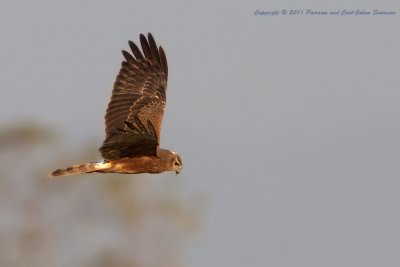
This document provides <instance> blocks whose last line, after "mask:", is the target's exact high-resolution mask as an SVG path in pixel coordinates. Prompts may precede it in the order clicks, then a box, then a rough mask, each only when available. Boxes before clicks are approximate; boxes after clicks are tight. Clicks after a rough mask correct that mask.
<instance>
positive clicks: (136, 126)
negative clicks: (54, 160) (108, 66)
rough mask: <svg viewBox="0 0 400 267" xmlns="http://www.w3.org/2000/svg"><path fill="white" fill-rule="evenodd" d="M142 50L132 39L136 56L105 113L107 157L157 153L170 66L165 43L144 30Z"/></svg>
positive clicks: (120, 77) (124, 67)
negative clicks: (159, 42) (159, 43)
mask: <svg viewBox="0 0 400 267" xmlns="http://www.w3.org/2000/svg"><path fill="white" fill-rule="evenodd" d="M140 43H141V45H142V50H143V53H142V52H141V51H140V49H139V48H138V47H137V45H136V44H135V43H133V42H132V41H129V46H130V48H131V50H132V52H133V56H132V55H131V54H130V53H128V52H126V51H124V50H123V51H122V54H123V55H124V57H125V61H123V62H122V67H121V70H120V72H119V74H118V76H117V79H116V81H115V83H114V89H113V92H112V96H111V101H110V103H109V104H108V108H107V112H106V115H105V122H106V138H105V140H104V142H103V145H102V146H101V148H100V152H101V155H102V156H103V158H104V159H105V160H114V159H118V158H123V157H139V156H157V147H158V144H159V141H160V130H161V123H162V117H163V114H164V107H165V103H166V95H165V91H166V89H167V77H168V66H167V58H166V56H165V53H164V50H163V49H162V47H161V46H160V47H157V44H156V42H155V41H154V38H153V36H152V35H151V34H150V33H149V34H148V38H147V39H146V37H145V36H144V35H143V34H141V35H140Z"/></svg>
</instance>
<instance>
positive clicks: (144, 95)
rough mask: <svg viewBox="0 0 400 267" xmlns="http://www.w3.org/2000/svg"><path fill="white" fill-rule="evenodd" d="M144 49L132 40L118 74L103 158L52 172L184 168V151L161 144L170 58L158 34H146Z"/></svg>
mask: <svg viewBox="0 0 400 267" xmlns="http://www.w3.org/2000/svg"><path fill="white" fill-rule="evenodd" d="M140 44H141V47H142V50H140V49H139V47H138V46H137V45H136V44H135V43H134V42H132V41H129V46H130V49H131V51H132V54H131V53H129V52H127V51H125V50H122V54H123V56H124V58H125V60H124V61H123V62H122V66H121V69H120V71H119V74H118V75H117V78H116V81H115V83H114V88H113V91H112V96H111V101H110V102H109V104H108V108H107V111H106V115H105V126H106V127H105V132H106V138H105V140H104V142H103V145H102V146H101V147H100V153H101V155H102V157H103V159H104V160H103V161H101V162H94V163H84V164H79V165H72V166H69V167H66V168H63V169H57V170H55V171H52V172H51V173H49V176H50V177H53V176H64V175H75V174H82V173H94V172H101V173H126V174H134V173H161V172H165V171H175V172H176V173H177V174H178V173H179V172H180V171H181V170H182V160H181V157H180V156H179V154H178V153H176V152H174V151H170V150H167V149H162V148H160V147H159V143H160V130H161V124H162V118H163V114H164V109H165V104H166V89H167V80H168V65H167V58H166V56H165V52H164V50H163V48H162V47H161V46H160V47H158V46H157V44H156V42H155V40H154V38H153V36H152V35H151V34H150V33H149V34H148V36H147V38H146V36H145V35H143V34H140Z"/></svg>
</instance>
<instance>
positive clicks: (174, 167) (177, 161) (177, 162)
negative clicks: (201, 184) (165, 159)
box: [170, 151, 182, 174]
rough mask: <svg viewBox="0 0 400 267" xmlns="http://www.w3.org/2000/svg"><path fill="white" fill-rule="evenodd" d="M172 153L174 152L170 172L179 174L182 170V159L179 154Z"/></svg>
mask: <svg viewBox="0 0 400 267" xmlns="http://www.w3.org/2000/svg"><path fill="white" fill-rule="evenodd" d="M171 152H172V157H171V160H170V170H171V171H175V173H176V174H178V173H180V171H181V170H182V159H181V156H179V154H178V153H176V152H173V151H171Z"/></svg>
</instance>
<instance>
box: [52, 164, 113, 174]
mask: <svg viewBox="0 0 400 267" xmlns="http://www.w3.org/2000/svg"><path fill="white" fill-rule="evenodd" d="M106 168H107V164H104V163H102V162H101V163H84V164H77V165H72V166H69V167H66V168H63V169H57V170H55V171H52V172H50V173H49V177H55V176H66V175H76V174H82V173H90V172H96V171H101V170H104V169H106Z"/></svg>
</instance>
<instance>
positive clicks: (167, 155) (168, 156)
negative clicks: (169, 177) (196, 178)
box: [158, 148, 182, 174]
mask: <svg viewBox="0 0 400 267" xmlns="http://www.w3.org/2000/svg"><path fill="white" fill-rule="evenodd" d="M158 155H159V157H160V158H161V161H162V162H163V164H164V168H165V170H167V171H175V172H176V174H178V173H179V172H180V171H181V170H182V159H181V156H179V154H178V153H176V152H174V151H170V150H167V149H162V148H159V149H158Z"/></svg>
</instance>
